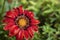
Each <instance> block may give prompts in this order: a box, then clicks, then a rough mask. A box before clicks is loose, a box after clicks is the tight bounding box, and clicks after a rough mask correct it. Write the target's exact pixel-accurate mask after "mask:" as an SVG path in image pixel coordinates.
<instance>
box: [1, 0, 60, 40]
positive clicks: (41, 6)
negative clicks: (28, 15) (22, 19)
mask: <svg viewBox="0 0 60 40" xmlns="http://www.w3.org/2000/svg"><path fill="white" fill-rule="evenodd" d="M8 1H9V0H0V40H15V37H11V38H9V37H8V35H7V34H8V32H6V31H4V30H3V27H4V26H3V25H2V24H3V23H2V19H3V18H4V15H5V13H6V11H8V10H11V9H13V8H15V7H18V6H20V5H23V7H24V9H27V10H30V11H33V12H34V14H35V18H37V19H39V20H40V22H41V23H40V24H39V34H37V33H35V35H34V38H33V40H60V0H11V2H8Z"/></svg>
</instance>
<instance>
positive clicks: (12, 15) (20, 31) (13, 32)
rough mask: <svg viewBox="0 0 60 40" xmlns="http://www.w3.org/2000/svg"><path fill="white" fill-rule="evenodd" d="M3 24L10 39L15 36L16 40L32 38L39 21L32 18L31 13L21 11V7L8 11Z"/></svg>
mask: <svg viewBox="0 0 60 40" xmlns="http://www.w3.org/2000/svg"><path fill="white" fill-rule="evenodd" d="M3 22H4V23H6V25H5V27H4V30H8V31H9V36H10V37H11V36H16V40H23V39H29V38H32V37H33V35H34V32H35V31H38V26H37V24H39V21H38V20H36V19H35V18H34V14H33V12H31V11H28V10H23V8H22V6H20V7H17V8H14V9H13V10H10V11H8V12H7V13H6V16H5V18H4V20H3Z"/></svg>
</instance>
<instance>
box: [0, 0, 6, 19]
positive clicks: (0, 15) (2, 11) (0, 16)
mask: <svg viewBox="0 0 60 40" xmlns="http://www.w3.org/2000/svg"><path fill="white" fill-rule="evenodd" d="M5 1H6V0H4V2H3V6H2V10H1V13H0V18H2V14H3V13H4V6H5Z"/></svg>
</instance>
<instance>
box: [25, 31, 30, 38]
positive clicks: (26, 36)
mask: <svg viewBox="0 0 60 40" xmlns="http://www.w3.org/2000/svg"><path fill="white" fill-rule="evenodd" d="M24 35H25V38H26V39H28V38H29V33H28V31H27V30H24Z"/></svg>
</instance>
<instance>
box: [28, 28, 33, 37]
mask: <svg viewBox="0 0 60 40" xmlns="http://www.w3.org/2000/svg"><path fill="white" fill-rule="evenodd" d="M27 30H28V33H29V34H30V37H31V38H32V37H33V30H32V29H31V27H29V28H28V29H27Z"/></svg>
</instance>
